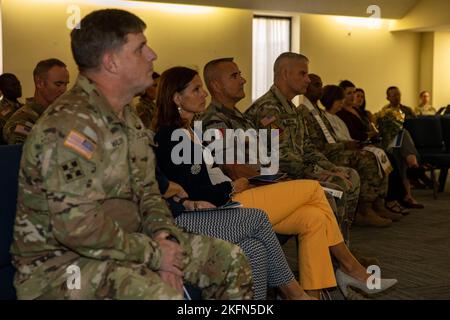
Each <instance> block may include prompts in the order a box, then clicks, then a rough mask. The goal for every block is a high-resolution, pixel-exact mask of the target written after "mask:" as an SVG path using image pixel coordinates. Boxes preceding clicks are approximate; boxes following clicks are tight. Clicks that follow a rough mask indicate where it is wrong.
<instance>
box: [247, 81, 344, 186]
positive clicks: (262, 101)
mask: <svg viewBox="0 0 450 320" xmlns="http://www.w3.org/2000/svg"><path fill="white" fill-rule="evenodd" d="M245 115H246V117H247V118H248V119H250V120H251V121H252V122H253V125H254V127H255V128H257V129H278V130H279V131H278V132H279V154H280V170H281V171H283V172H286V173H288V174H289V175H290V176H291V177H293V178H296V179H302V178H315V177H316V174H317V173H318V172H319V171H320V170H321V169H326V170H334V169H336V166H335V165H334V164H333V163H331V162H330V161H329V160H328V159H327V158H326V157H325V156H324V155H323V154H322V153H320V152H319V151H317V150H316V149H315V147H314V145H313V144H312V142H311V141H310V140H309V138H308V134H307V127H306V125H305V123H304V121H303V119H302V117H301V116H300V114H299V113H298V110H297V108H296V107H295V106H294V104H293V103H292V102H291V101H288V100H287V99H286V98H285V97H284V96H283V94H282V93H281V92H280V90H279V89H278V88H277V87H276V86H275V85H273V86H272V88H270V90H269V91H268V92H267V93H266V94H265V95H263V96H262V97H260V98H259V99H258V100H256V101H255V102H254V103H253V104H252V105H251V106H250V108H249V109H248V110H247V111H246V112H245Z"/></svg>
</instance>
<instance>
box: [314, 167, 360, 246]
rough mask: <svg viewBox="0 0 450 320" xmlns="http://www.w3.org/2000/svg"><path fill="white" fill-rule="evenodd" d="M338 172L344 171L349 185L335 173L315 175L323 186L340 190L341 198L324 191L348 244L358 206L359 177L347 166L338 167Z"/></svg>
mask: <svg viewBox="0 0 450 320" xmlns="http://www.w3.org/2000/svg"><path fill="white" fill-rule="evenodd" d="M338 169H339V171H340V172H343V173H345V174H346V175H347V176H348V177H349V178H348V180H350V182H351V186H350V185H348V184H347V182H346V181H345V180H344V179H343V178H341V177H339V176H335V175H324V176H321V177H320V178H317V177H315V179H316V180H318V181H319V182H320V184H321V185H322V186H323V187H326V188H331V189H335V190H338V191H342V192H343V195H342V198H340V199H339V198H336V197H333V196H332V195H330V194H328V193H326V195H327V199H328V202H329V203H330V205H331V208H333V211H334V212H335V214H336V219H337V221H338V224H339V227H340V229H341V232H342V235H343V236H344V239H345V242H346V243H347V244H348V243H349V241H350V240H349V239H350V234H349V232H350V226H351V224H352V222H353V220H354V218H355V213H356V208H357V206H358V199H359V196H360V179H359V175H358V173H357V172H356V171H355V170H354V169H352V168H347V167H339V168H338Z"/></svg>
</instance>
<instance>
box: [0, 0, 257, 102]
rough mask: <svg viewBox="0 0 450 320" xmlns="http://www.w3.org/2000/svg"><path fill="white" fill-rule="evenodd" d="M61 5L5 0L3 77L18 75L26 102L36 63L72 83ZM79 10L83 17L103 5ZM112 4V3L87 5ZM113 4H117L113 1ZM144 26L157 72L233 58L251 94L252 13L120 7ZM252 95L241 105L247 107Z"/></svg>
mask: <svg viewBox="0 0 450 320" xmlns="http://www.w3.org/2000/svg"><path fill="white" fill-rule="evenodd" d="M73 2H74V1H65V0H58V1H56V0H39V1H37V0H3V2H2V10H3V35H4V38H3V40H4V42H3V48H4V71H5V72H12V73H15V74H17V76H18V77H19V79H20V80H21V81H22V83H23V87H24V96H30V95H32V94H33V92H34V86H33V83H32V76H31V73H32V70H33V68H34V66H35V65H36V63H37V62H38V61H39V60H41V59H45V58H48V57H57V58H59V59H61V60H63V61H64V62H66V63H67V64H68V66H69V71H70V74H71V81H72V82H73V81H74V80H75V75H76V67H75V64H74V62H73V59H72V55H71V52H70V42H69V41H70V40H69V33H70V30H69V29H68V28H67V27H66V20H67V19H68V17H69V14H68V13H66V10H67V6H68V4H70V3H73ZM75 2H76V3H78V4H80V8H81V15H82V16H84V15H86V14H88V13H89V12H91V11H92V10H94V9H99V8H102V7H105V5H101V4H97V5H92V4H90V5H88V4H83V3H85V2H86V1H83V0H78V1H75ZM91 2H98V3H100V2H103V3H111V1H91ZM112 2H113V3H114V2H116V3H117V1H112ZM124 8H125V9H127V10H130V11H132V12H134V13H136V14H137V15H139V16H140V17H141V18H143V20H144V21H145V22H146V23H147V25H148V29H147V31H146V35H147V37H148V39H149V43H150V46H151V47H152V48H153V49H154V50H155V51H156V52H157V54H158V60H157V61H156V62H155V66H156V70H158V71H160V70H165V69H167V68H169V67H172V66H175V65H184V66H188V67H192V68H197V69H199V70H200V71H201V70H202V69H203V66H204V64H205V63H206V62H208V61H209V60H211V59H213V58H218V57H225V56H226V57H230V56H232V57H235V58H236V61H237V62H238V63H239V64H240V66H241V69H242V72H243V73H244V74H245V75H247V79H248V88H247V92H249V93H251V90H250V89H249V88H251V79H249V76H248V75H251V59H252V57H251V52H252V48H251V46H252V13H251V12H250V11H246V10H234V9H219V8H212V7H200V8H199V7H192V6H189V7H186V6H182V7H180V6H174V5H166V6H161V5H159V4H154V3H148V4H147V3H134V4H132V5H131V6H126V7H124ZM250 95H251V94H249V97H248V98H247V99H246V101H244V104H245V105H249V104H250V99H251V98H250Z"/></svg>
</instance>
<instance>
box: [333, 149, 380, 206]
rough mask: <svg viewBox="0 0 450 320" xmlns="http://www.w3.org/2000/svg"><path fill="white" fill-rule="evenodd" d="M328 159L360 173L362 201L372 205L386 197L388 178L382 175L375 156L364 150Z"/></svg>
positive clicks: (343, 152) (339, 154)
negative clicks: (378, 199) (376, 200)
mask: <svg viewBox="0 0 450 320" xmlns="http://www.w3.org/2000/svg"><path fill="white" fill-rule="evenodd" d="M327 157H328V159H329V160H330V161H331V162H333V163H334V164H335V165H337V166H345V167H350V168H353V169H355V170H356V171H357V172H358V174H359V176H360V179H361V195H360V199H361V200H362V201H364V202H370V203H372V202H374V201H375V199H377V198H382V199H384V198H385V197H386V194H387V188H388V176H387V175H386V174H382V175H380V173H379V170H378V162H377V159H376V157H375V155H374V154H372V153H371V152H368V151H364V150H345V151H342V152H339V153H334V154H330V155H327Z"/></svg>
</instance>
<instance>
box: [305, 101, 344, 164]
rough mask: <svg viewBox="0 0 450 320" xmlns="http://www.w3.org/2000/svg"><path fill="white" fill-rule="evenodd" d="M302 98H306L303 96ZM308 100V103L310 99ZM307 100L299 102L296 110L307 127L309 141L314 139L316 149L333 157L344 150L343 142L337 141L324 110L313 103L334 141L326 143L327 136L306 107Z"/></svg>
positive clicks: (328, 156)
mask: <svg viewBox="0 0 450 320" xmlns="http://www.w3.org/2000/svg"><path fill="white" fill-rule="evenodd" d="M303 99H308V98H306V97H303ZM308 102H309V103H310V101H308ZM308 102H306V101H304V102H303V103H301V104H300V105H299V106H298V111H299V113H300V115H301V117H302V118H303V119H304V121H305V123H306V126H307V128H308V136H309V139H310V141H314V145H315V147H316V149H317V150H319V151H320V152H322V153H323V154H325V155H326V156H327V158H333V156H334V155H336V154H339V153H340V152H341V151H344V150H346V147H345V143H344V142H338V141H337V138H336V134H335V133H334V130H333V127H332V126H331V124H330V122H329V121H328V119H327V118H326V117H325V115H324V112H323V111H322V110H320V109H319V108H317V106H314V105H313V106H314V108H315V109H316V110H317V113H318V114H319V116H320V118H321V119H322V121H323V123H324V124H325V127H326V128H327V129H328V131H329V133H330V135H331V137H332V138H333V139H334V141H335V142H334V143H328V141H327V138H326V137H325V134H324V132H323V130H322V128H321V127H320V125H319V122H318V121H317V120H316V119H315V118H314V115H313V114H312V113H311V112H310V111H309V109H308V108H307V107H306V103H308Z"/></svg>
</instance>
